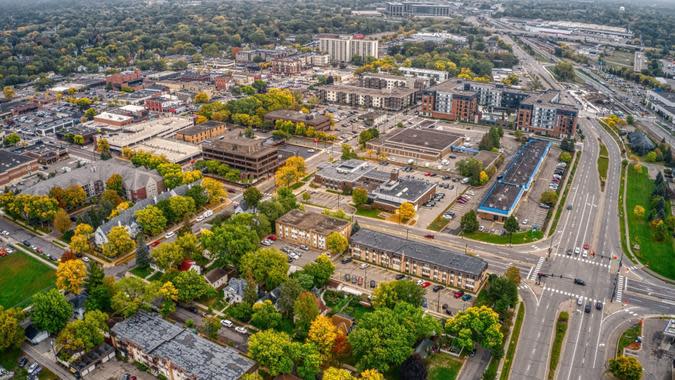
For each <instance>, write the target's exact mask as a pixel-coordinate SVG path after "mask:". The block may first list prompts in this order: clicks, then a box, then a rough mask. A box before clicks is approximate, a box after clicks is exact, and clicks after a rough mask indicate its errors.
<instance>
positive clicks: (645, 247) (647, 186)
mask: <svg viewBox="0 0 675 380" xmlns="http://www.w3.org/2000/svg"><path fill="white" fill-rule="evenodd" d="M627 171H628V179H627V184H626V185H627V186H626V217H627V218H628V231H629V234H630V246H631V247H632V248H633V252H634V253H635V255H636V256H637V257H638V258H639V259H640V261H641V262H642V263H643V264H645V265H647V266H648V267H649V268H650V269H651V270H653V271H655V272H656V273H658V274H660V275H662V276H666V277H668V278H671V279H675V245H674V244H675V239H673V238H669V237H666V240H665V241H661V242H659V241H656V240H654V239H653V235H654V234H653V231H652V228H651V227H650V225H649V221H648V220H647V217H646V215H647V214H648V213H649V202H650V198H651V193H652V190H653V188H654V182H653V181H652V180H651V179H650V178H649V174H648V173H647V169H646V168H642V171H641V172H637V171H636V170H635V167H634V166H633V165H628V168H627ZM636 205H640V206H642V207H644V208H645V210H647V212H645V216H642V217H638V216H636V215H635V214H634V213H633V209H634V208H635V206H636ZM670 212H671V211H670V202H666V214H667V215H670ZM635 244H638V245H639V247H640V249H639V250H637V249H635V248H634V247H635Z"/></svg>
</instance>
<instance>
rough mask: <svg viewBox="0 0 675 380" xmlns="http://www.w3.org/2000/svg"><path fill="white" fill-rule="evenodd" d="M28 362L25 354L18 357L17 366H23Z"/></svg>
mask: <svg viewBox="0 0 675 380" xmlns="http://www.w3.org/2000/svg"><path fill="white" fill-rule="evenodd" d="M26 364H28V358H27V357H25V356H22V357H20V358H19V367H21V368H23V367H25V366H26Z"/></svg>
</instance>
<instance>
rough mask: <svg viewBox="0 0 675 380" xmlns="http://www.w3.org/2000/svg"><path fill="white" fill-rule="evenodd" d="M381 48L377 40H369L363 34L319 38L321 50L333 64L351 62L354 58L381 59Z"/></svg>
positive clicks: (333, 35)
mask: <svg viewBox="0 0 675 380" xmlns="http://www.w3.org/2000/svg"><path fill="white" fill-rule="evenodd" d="M379 47H380V44H379V42H378V41H377V40H374V39H368V38H366V37H365V36H364V35H363V34H355V35H353V36H340V35H335V34H331V35H321V36H319V49H320V50H321V52H322V53H325V54H328V55H329V57H330V60H331V62H350V61H351V60H352V58H353V57H354V56H359V57H361V58H364V59H365V58H367V57H373V58H379V52H378V49H379Z"/></svg>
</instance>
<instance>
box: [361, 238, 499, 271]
mask: <svg viewBox="0 0 675 380" xmlns="http://www.w3.org/2000/svg"><path fill="white" fill-rule="evenodd" d="M351 242H352V244H354V243H356V244H359V245H361V246H364V247H367V248H371V249H376V250H380V251H385V252H390V253H397V254H399V255H402V254H405V256H407V257H410V258H412V259H414V260H419V261H423V262H426V263H429V264H434V265H440V266H444V267H447V268H448V269H451V270H456V271H460V272H464V273H469V274H472V275H475V276H479V275H480V274H481V273H483V272H484V271H485V270H486V269H487V265H488V264H487V262H486V261H485V260H482V259H479V258H477V257H473V256H467V255H464V254H461V253H456V252H453V251H450V250H448V249H444V248H441V247H437V246H435V245H430V244H424V243H419V242H417V241H413V240H406V239H403V238H400V237H398V236H394V235H388V234H383V233H381V232H377V231H373V230H368V229H364V228H362V229H360V230H358V231H357V232H356V233H355V234H354V235H352V237H351Z"/></svg>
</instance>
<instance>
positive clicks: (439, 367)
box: [427, 353, 462, 380]
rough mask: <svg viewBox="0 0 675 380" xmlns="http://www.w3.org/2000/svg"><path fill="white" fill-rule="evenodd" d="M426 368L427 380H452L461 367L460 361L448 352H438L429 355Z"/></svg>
mask: <svg viewBox="0 0 675 380" xmlns="http://www.w3.org/2000/svg"><path fill="white" fill-rule="evenodd" d="M427 368H428V377H427V378H428V379H429V380H454V379H456V378H457V375H458V374H459V370H460V369H461V368H462V362H461V361H459V360H457V359H455V358H454V357H452V356H450V355H448V354H445V353H438V354H434V355H432V356H431V357H429V359H428V361H427Z"/></svg>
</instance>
